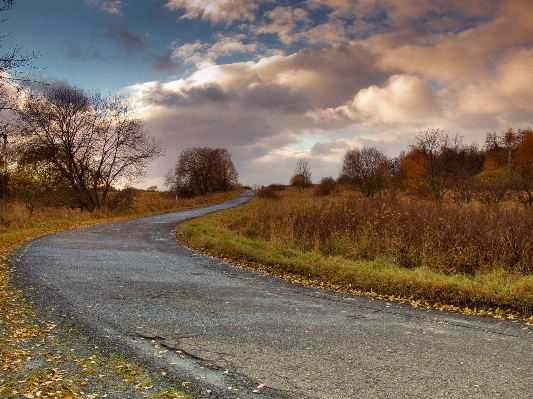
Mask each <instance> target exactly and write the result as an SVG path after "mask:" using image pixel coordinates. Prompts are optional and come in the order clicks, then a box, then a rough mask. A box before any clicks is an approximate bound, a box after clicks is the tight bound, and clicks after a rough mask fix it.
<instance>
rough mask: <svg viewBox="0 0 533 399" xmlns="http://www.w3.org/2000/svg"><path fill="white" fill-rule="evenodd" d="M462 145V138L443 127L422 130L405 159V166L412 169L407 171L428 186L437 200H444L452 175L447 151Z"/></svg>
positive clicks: (424, 185) (455, 149)
mask: <svg viewBox="0 0 533 399" xmlns="http://www.w3.org/2000/svg"><path fill="white" fill-rule="evenodd" d="M460 146H461V139H460V138H459V137H458V136H457V135H453V136H451V135H450V134H449V133H448V132H446V131H444V130H442V129H428V130H425V131H422V132H420V133H419V134H418V135H417V136H416V143H415V144H414V145H411V146H410V151H409V153H408V154H407V155H406V156H405V157H404V159H403V167H404V168H410V169H411V170H410V171H406V172H405V173H406V174H407V175H408V176H411V179H413V178H416V179H417V180H418V181H419V183H420V184H421V185H422V186H423V187H425V188H427V190H428V191H429V193H430V194H431V196H432V197H433V198H434V199H435V201H437V202H442V201H443V199H444V194H445V192H446V190H447V189H448V188H449V185H448V182H449V177H450V167H449V163H448V162H447V157H446V152H447V151H457V149H458V148H459V147H460ZM415 176H416V177H415Z"/></svg>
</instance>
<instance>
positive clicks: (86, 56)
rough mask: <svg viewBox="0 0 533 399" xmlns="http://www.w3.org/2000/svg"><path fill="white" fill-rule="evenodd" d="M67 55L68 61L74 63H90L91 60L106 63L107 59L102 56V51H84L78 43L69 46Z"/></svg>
mask: <svg viewBox="0 0 533 399" xmlns="http://www.w3.org/2000/svg"><path fill="white" fill-rule="evenodd" d="M65 55H66V57H67V58H68V59H70V60H73V61H89V60H99V61H104V60H106V59H107V57H106V56H105V55H103V54H102V52H101V51H100V49H89V50H84V49H82V48H81V46H80V45H79V44H78V43H71V44H69V45H68V46H67V50H66V52H65Z"/></svg>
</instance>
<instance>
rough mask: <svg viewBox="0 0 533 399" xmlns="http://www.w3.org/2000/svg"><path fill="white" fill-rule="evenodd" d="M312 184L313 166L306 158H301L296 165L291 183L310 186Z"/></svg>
mask: <svg viewBox="0 0 533 399" xmlns="http://www.w3.org/2000/svg"><path fill="white" fill-rule="evenodd" d="M311 184H312V181H311V167H310V166H309V161H308V160H307V159H305V158H299V159H298V161H297V162H296V166H295V167H294V174H293V176H292V178H291V185H293V186H299V187H309V186H310V185H311Z"/></svg>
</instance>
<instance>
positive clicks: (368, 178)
mask: <svg viewBox="0 0 533 399" xmlns="http://www.w3.org/2000/svg"><path fill="white" fill-rule="evenodd" d="M390 171H391V166H390V161H389V159H388V158H387V157H386V156H385V155H384V154H383V153H382V152H381V151H379V150H377V149H376V148H363V149H351V150H348V151H347V152H346V154H344V160H343V163H342V169H341V175H340V177H339V180H340V181H346V182H348V183H350V184H353V185H354V186H355V187H357V188H358V189H359V190H360V191H361V193H362V194H363V195H364V196H365V197H374V195H376V194H377V193H379V192H380V191H382V190H384V189H385V188H386V186H387V184H388V182H389V181H390V179H391V172H390Z"/></svg>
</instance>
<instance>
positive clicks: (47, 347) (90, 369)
mask: <svg viewBox="0 0 533 399" xmlns="http://www.w3.org/2000/svg"><path fill="white" fill-rule="evenodd" d="M127 191H128V194H127V195H128V197H129V206H128V207H119V209H113V210H111V209H105V210H104V209H102V210H100V211H94V212H86V211H80V210H79V209H77V210H75V209H71V208H68V207H61V206H54V207H45V206H39V207H37V208H35V209H33V210H32V211H30V210H29V209H28V207H27V206H26V205H25V204H24V203H21V202H18V201H13V200H11V201H6V200H4V201H2V200H0V314H1V315H2V317H1V318H0V353H1V354H2V363H1V366H0V397H6V398H39V397H40V398H62V399H68V398H101V397H107V398H125V397H128V398H161V399H162V398H186V397H189V396H188V395H187V394H186V393H185V392H184V390H183V389H182V388H181V386H180V385H177V384H174V383H171V382H170V381H169V380H167V379H165V378H164V372H161V371H159V372H158V371H153V370H148V369H147V368H146V367H144V366H142V365H141V364H139V363H136V362H132V361H131V359H128V358H126V357H124V356H121V355H118V354H116V353H113V352H108V351H105V350H102V349H100V348H98V347H95V346H94V344H92V343H91V342H90V341H88V340H87V338H85V337H84V336H83V334H82V333H81V332H80V331H78V330H77V329H76V328H75V327H73V326H71V325H70V324H69V322H68V318H67V316H63V318H64V319H63V320H59V321H58V320H52V319H50V318H49V317H48V316H47V314H45V313H44V312H43V310H41V309H37V308H35V307H34V306H33V305H32V304H31V303H28V302H27V300H26V299H25V297H24V295H23V293H22V291H21V290H19V289H18V288H16V287H15V286H14V285H13V283H12V274H11V271H10V270H9V267H8V264H7V258H8V256H9V254H10V253H11V252H12V251H13V250H14V249H15V248H16V247H17V246H18V245H20V244H21V243H23V242H25V241H28V240H30V239H33V238H35V237H38V236H40V235H43V234H47V233H51V232H54V231H58V230H63V229H68V228H74V227H79V226H83V225H88V224H94V223H101V222H106V221H110V220H117V219H123V218H128V217H136V216H145V215H149V214H156V213H163V212H168V211H173V210H179V209H187V208H193V207H197V206H202V205H208V204H211V203H217V202H223V201H226V200H229V199H231V198H235V197H236V196H237V195H238V194H239V193H240V191H239V190H231V191H227V192H221V193H215V194H212V195H209V196H197V197H193V198H190V199H186V198H179V197H178V198H176V197H175V195H174V194H169V193H161V192H156V191H140V190H133V189H127ZM124 195H125V194H124ZM154 350H155V349H154ZM162 374H163V375H162ZM186 383H187V382H184V384H185V385H186Z"/></svg>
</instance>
